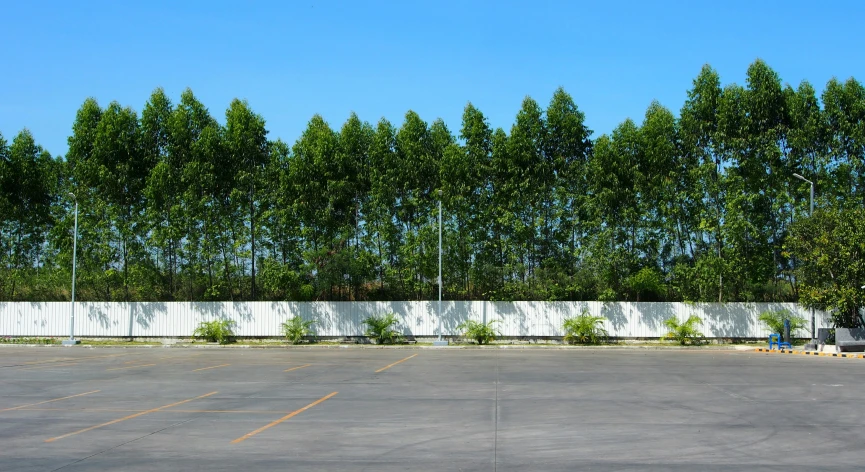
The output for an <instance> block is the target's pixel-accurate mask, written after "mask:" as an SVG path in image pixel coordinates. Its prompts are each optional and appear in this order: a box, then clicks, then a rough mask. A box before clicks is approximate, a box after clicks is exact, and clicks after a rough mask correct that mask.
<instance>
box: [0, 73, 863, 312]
mask: <svg viewBox="0 0 865 472" xmlns="http://www.w3.org/2000/svg"><path fill="white" fill-rule="evenodd" d="M452 125H453V124H452ZM270 134H271V133H269V130H268V129H267V126H266V122H265V119H264V117H262V116H260V115H258V114H256V113H255V112H254V111H253V109H252V107H251V105H250V104H248V103H246V102H245V101H241V100H234V101H232V102H231V103H230V104H229V105H228V107H227V109H226V110H225V114H224V119H221V120H217V119H216V117H215V116H214V115H213V114H212V113H211V111H210V110H209V109H208V108H207V107H206V106H205V105H204V104H202V103H201V102H200V101H199V100H198V99H197V98H196V97H195V95H194V94H193V92H192V91H191V90H185V91H183V93H182V94H181V95H180V99H179V101H178V102H177V103H173V102H172V100H171V99H170V98H169V96H168V95H167V94H166V92H165V91H163V90H162V89H156V90H155V91H154V92H153V94H152V95H151V96H150V97H149V99H148V100H147V101H146V103H145V104H144V107H143V108H142V109H141V111H140V112H136V111H135V110H134V109H133V108H131V107H129V106H124V105H121V104H119V103H116V102H112V103H109V104H108V105H107V106H102V105H101V104H99V103H97V102H96V100H94V99H87V100H85V101H84V103H83V104H82V105H81V108H80V109H79V110H78V112H77V114H76V115H75V119H74V122H73V123H72V133H71V136H69V140H68V142H69V150H68V153H67V155H66V156H65V157H60V156H51V155H49V154H48V153H47V152H46V151H45V150H44V149H42V148H41V147H40V146H39V145H38V144H37V143H36V141H35V138H34V137H33V136H32V134H31V133H30V132H29V131H27V130H26V129H25V130H23V131H21V132H20V133H19V134H18V135H16V136H14V137H13V138H12V140H11V142H7V141H6V140H5V139H3V137H2V136H0V214H2V221H0V250H2V251H0V300H63V299H68V297H69V278H70V276H71V274H70V272H71V257H72V219H73V211H72V209H73V206H74V202H73V201H72V197H70V196H69V193H70V192H72V193H74V195H75V198H76V199H77V201H78V203H79V211H80V215H79V242H78V243H79V246H78V247H79V252H78V254H79V256H78V258H79V260H78V277H79V278H78V285H77V287H78V293H77V294H76V296H77V298H78V299H79V300H117V301H139V300H140V301H148V300H190V301H204V300H423V299H433V298H435V297H436V295H437V285H436V284H437V261H438V229H437V217H438V214H437V211H438V199H439V197H438V195H439V191H441V194H442V197H441V199H442V207H443V222H444V260H443V264H444V270H443V273H444V277H443V279H444V280H443V282H444V287H443V288H444V296H445V298H447V299H485V300H610V301H612V300H631V301H682V300H684V301H722V302H723V301H795V300H799V299H800V298H801V300H803V301H805V302H807V303H812V304H814V305H815V306H818V305H819V306H821V307H829V308H839V309H841V310H846V311H845V312H850V313H852V311H850V310H853V309H854V306H855V307H858V306H861V305H862V301H863V293H862V291H861V290H860V291H859V292H856V293H855V294H853V292H851V294H850V296H848V297H846V298H845V299H844V300H840V299H839V300H835V299H830V297H829V296H828V295H826V292H825V289H826V288H827V287H829V286H832V284H833V283H835V282H834V281H835V280H840V279H838V278H839V277H842V278H844V280H845V282H844V287H845V290H853V288H857V289H858V286H855V287H854V285H852V284H853V283H854V282H855V283H858V284H860V285H861V283H865V282H863V281H861V273H860V272H850V271H851V270H853V271H855V270H859V268H861V267H860V266H861V265H862V260H863V253H865V252H863V251H854V250H853V248H846V249H845V248H844V247H843V245H841V246H839V245H838V244H839V243H837V242H835V241H836V239H837V238H842V237H843V238H848V239H849V240H851V241H854V240H855V241H859V240H858V239H855V238H861V235H860V234H859V233H857V232H856V231H859V230H858V229H856V228H859V229H861V228H862V227H863V224H862V219H861V217H862V215H861V207H862V205H863V203H865V88H863V86H862V85H861V84H860V83H859V82H857V81H856V80H855V79H852V78H851V79H849V80H847V81H844V82H842V81H838V80H835V79H833V80H832V81H830V82H829V83H828V84H827V85H826V87H825V89H824V90H823V92H822V93H821V94H820V95H818V93H817V91H816V90H815V88H814V87H813V86H811V85H810V84H808V83H807V82H803V83H802V84H800V85H798V86H797V87H795V88H794V87H792V86H790V85H786V84H783V83H782V81H781V78H780V77H779V76H778V74H777V73H776V72H775V71H773V70H772V69H771V68H770V67H769V66H768V65H767V64H765V63H764V62H762V61H756V62H755V63H753V64H752V65H751V66H750V67H749V68H748V70H747V74H746V82H745V84H744V85H738V84H726V85H724V84H722V81H721V79H720V77H719V75H718V73H717V72H716V71H715V70H714V69H712V68H711V67H709V66H705V67H704V68H703V69H702V70H701V71H700V72H699V74H698V75H697V77H696V78H695V79H694V81H693V85H692V88H691V89H690V90H689V91H688V94H687V100H686V101H685V103H684V104H683V105H682V107H681V108H680V109H679V110H678V111H677V112H676V111H674V110H671V109H668V108H666V107H664V106H663V105H662V104H660V103H657V102H653V103H651V104H650V105H649V106H648V109H647V110H646V113H645V115H644V116H642V117H634V118H633V119H630V118H629V119H626V120H624V121H623V122H622V123H621V124H620V125H619V126H617V127H616V128H615V129H614V130H612V132H610V133H609V134H604V135H601V136H598V137H593V132H592V130H590V129H589V128H588V125H587V123H586V117H585V115H584V114H583V112H582V111H580V109H579V108H578V106H577V104H576V103H575V102H574V100H573V98H572V97H571V96H570V95H569V94H568V93H567V92H566V91H565V90H564V89H561V88H560V89H558V90H556V91H554V93H553V94H552V97H551V99H550V100H549V102H548V103H547V105H546V107H544V106H542V104H540V103H538V102H537V101H535V100H534V99H532V98H530V97H526V98H525V99H524V100H523V102H522V104H521V105H520V107H519V109H518V111H517V114H516V118H515V121H514V123H513V126H512V127H511V128H510V129H509V130H505V129H501V128H497V129H493V128H492V127H491V126H490V124H489V121H488V120H487V118H486V117H485V116H484V114H483V112H482V111H481V110H479V109H478V108H477V107H475V106H474V105H472V104H471V103H468V104H467V105H466V107H465V110H464V113H463V118H462V123H460V124H458V126H453V127H452V128H451V127H449V126H448V125H446V124H445V123H444V122H443V121H442V120H439V119H432V120H430V117H421V116H420V115H418V114H417V113H415V112H414V111H408V112H407V113H406V115H405V117H404V119H403V120H402V122H401V123H390V122H388V121H387V120H385V119H381V120H379V121H377V122H374V123H371V122H366V121H362V120H361V118H360V117H358V116H356V115H354V114H352V115H351V116H349V117H348V119H347V120H346V121H345V123H343V124H342V125H332V124H330V123H328V122H327V121H325V120H324V119H323V118H322V117H321V116H318V115H316V116H313V117H312V119H311V120H310V121H309V123H308V125H307V127H306V129H305V130H303V132H302V133H301V135H300V136H299V137H298V138H297V140H296V141H295V142H294V143H287V142H283V141H281V140H271V139H269V135H270ZM793 173H799V174H801V175H804V176H806V177H808V178H809V179H811V180H813V181H814V182H815V183H816V185H817V201H816V206H817V208H818V212H817V214H815V216H814V217H813V218H809V216H808V198H809V188H808V185H807V184H806V183H805V182H802V181H800V180H797V179H795V178H794V177H793ZM856 209H859V210H856ZM856 211H859V212H860V213H856ZM851 238H852V239H851ZM833 244H834V246H832V245H833ZM821 245H822V246H821ZM826 245H830V246H831V247H829V246H826ZM825 254H832V256H831V260H827V259H826V257H829V256H825ZM839 270H840V271H841V272H840V273H839V272H838V271H839ZM823 276H828V277H829V279H831V280H830V281H829V282H827V279H825V277H824V278H819V277H823ZM832 277H835V279H832ZM818 278H819V279H818ZM847 279H849V280H847ZM854 279H855V280H858V282H857V281H855V280H854ZM839 283H840V282H839ZM850 287H853V288H850ZM857 304H858V305H857Z"/></svg>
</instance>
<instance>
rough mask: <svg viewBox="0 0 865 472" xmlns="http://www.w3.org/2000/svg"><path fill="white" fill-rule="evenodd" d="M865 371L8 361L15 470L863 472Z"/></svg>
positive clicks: (769, 365)
mask: <svg viewBox="0 0 865 472" xmlns="http://www.w3.org/2000/svg"><path fill="white" fill-rule="evenodd" d="M863 387H865V360H856V359H835V358H811V357H803V356H783V355H773V354H763V353H756V352H735V351H710V350H693V351H687V350H686V351H642V350H588V349H587V350H514V349H491V350H432V349H417V350H410V349H381V350H379V349H266V350H265V349H195V348H192V349H178V348H174V349H163V348H153V349H119V348H117V349H115V348H101V349H84V348H23V347H3V348H2V349H0V444H2V450H0V470H4V471H5V470H9V471H55V470H62V471H70V472H71V471H85V470H86V471H96V470H99V471H103V470H126V471H144V470H159V471H164V470H182V471H193V470H203V471H205V470H206V471H222V470H226V471H227V470H230V471H270V470H292V471H307V470H376V471H382V470H386V471H387V470H423V471H433V470H480V471H488V470H489V471H498V470H500V471H510V470H513V471H516V470H520V471H525V470H604V471H607V470H609V471H613V470H615V471H632V470H633V471H637V470H639V471H645V470H659V471H660V470H682V471H685V470H687V471H694V470H724V471H728V470H749V471H753V470H785V471H796V470H802V471H805V470H808V471H813V470H839V471H840V470H845V471H846V470H853V469H857V468H861V467H863V459H862V452H861V451H862V444H863V443H865V432H863V428H862V425H863V417H865V415H863V411H865V406H863V403H862V401H861V400H862V392H863V391H865V388H863Z"/></svg>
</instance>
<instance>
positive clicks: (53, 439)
mask: <svg viewBox="0 0 865 472" xmlns="http://www.w3.org/2000/svg"><path fill="white" fill-rule="evenodd" d="M217 393H219V392H210V393H206V394H204V395H201V396H198V397H195V398H189V399H186V400H183V401H179V402H176V403H172V404H170V405H164V406H160V407H158V408H152V409H150V410H145V411H141V412H138V413H135V414H134V415H129V416H124V417H123V418H117V419H116V420H111V421H109V422H107V423H102V424H97V425H96V426H90V427H89V428H84V429H79V430H78V431H73V432H71V433H66V434H64V435H62V436H57V437H54V438H51V439H46V440H45V442H54V441H57V440H58V439H63V438H68V437H69V436H75V435H76V434H81V433H86V432H87V431H93V430H94V429H97V428H101V427H103V426H109V425H112V424H115V423H120V422H121V421H126V420H131V419H132V418H138V417H139V416H144V415H146V414H149V413H155V412H157V411H160V410H164V409H166V408H171V407H173V406H177V405H182V404H184V403H189V402H191V401H193V400H200V399H202V398H205V397H209V396H211V395H216V394H217Z"/></svg>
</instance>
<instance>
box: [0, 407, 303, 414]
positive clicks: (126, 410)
mask: <svg viewBox="0 0 865 472" xmlns="http://www.w3.org/2000/svg"><path fill="white" fill-rule="evenodd" d="M0 411H2V410H0ZM16 411H59V412H73V411H100V412H111V413H141V412H142V411H145V410H135V409H129V408H20V409H18V410H16ZM157 413H158V412H157ZM166 413H243V414H245V415H246V414H250V413H260V414H268V415H285V414H287V413H291V412H290V411H284V410H182V409H180V408H174V409H172V410H171V411H167V412H166Z"/></svg>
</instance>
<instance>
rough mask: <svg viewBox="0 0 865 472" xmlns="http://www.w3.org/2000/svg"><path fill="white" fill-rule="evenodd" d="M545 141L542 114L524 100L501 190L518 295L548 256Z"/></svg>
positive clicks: (550, 177)
mask: <svg viewBox="0 0 865 472" xmlns="http://www.w3.org/2000/svg"><path fill="white" fill-rule="evenodd" d="M545 138H546V124H545V122H544V116H543V111H542V110H541V107H540V106H539V105H538V103H537V102H536V101H534V100H533V99H531V98H530V97H526V98H525V99H524V100H523V103H522V107H521V108H520V111H519V112H518V113H517V118H516V122H515V123H514V125H513V127H512V128H511V133H510V135H509V136H508V141H507V142H508V145H507V160H508V161H509V163H510V165H509V166H506V167H505V168H504V169H502V170H504V171H505V173H506V175H507V178H506V181H505V185H504V188H503V189H502V190H503V191H504V192H506V193H507V194H508V197H509V198H508V199H507V206H506V209H505V213H506V214H507V215H508V216H509V217H510V218H512V221H513V236H514V243H515V244H514V245H512V246H511V248H510V249H511V250H513V251H515V252H516V254H517V255H518V256H517V257H518V266H517V267H516V276H517V278H518V280H519V282H520V283H521V284H523V287H522V288H520V290H519V291H521V292H523V293H522V295H521V296H527V295H529V294H530V293H531V291H532V290H533V288H534V276H535V269H536V268H537V267H538V266H539V263H540V261H542V260H544V259H546V258H547V256H548V255H549V253H550V250H549V249H550V248H549V247H548V246H547V245H546V244H545V239H546V238H548V237H549V236H550V234H551V233H552V220H553V218H552V198H553V192H552V188H553V183H554V179H555V174H554V170H553V166H552V163H551V162H550V161H549V160H547V159H546V156H545V155H544V152H543V143H544V140H545ZM529 296H530V295H529Z"/></svg>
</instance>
